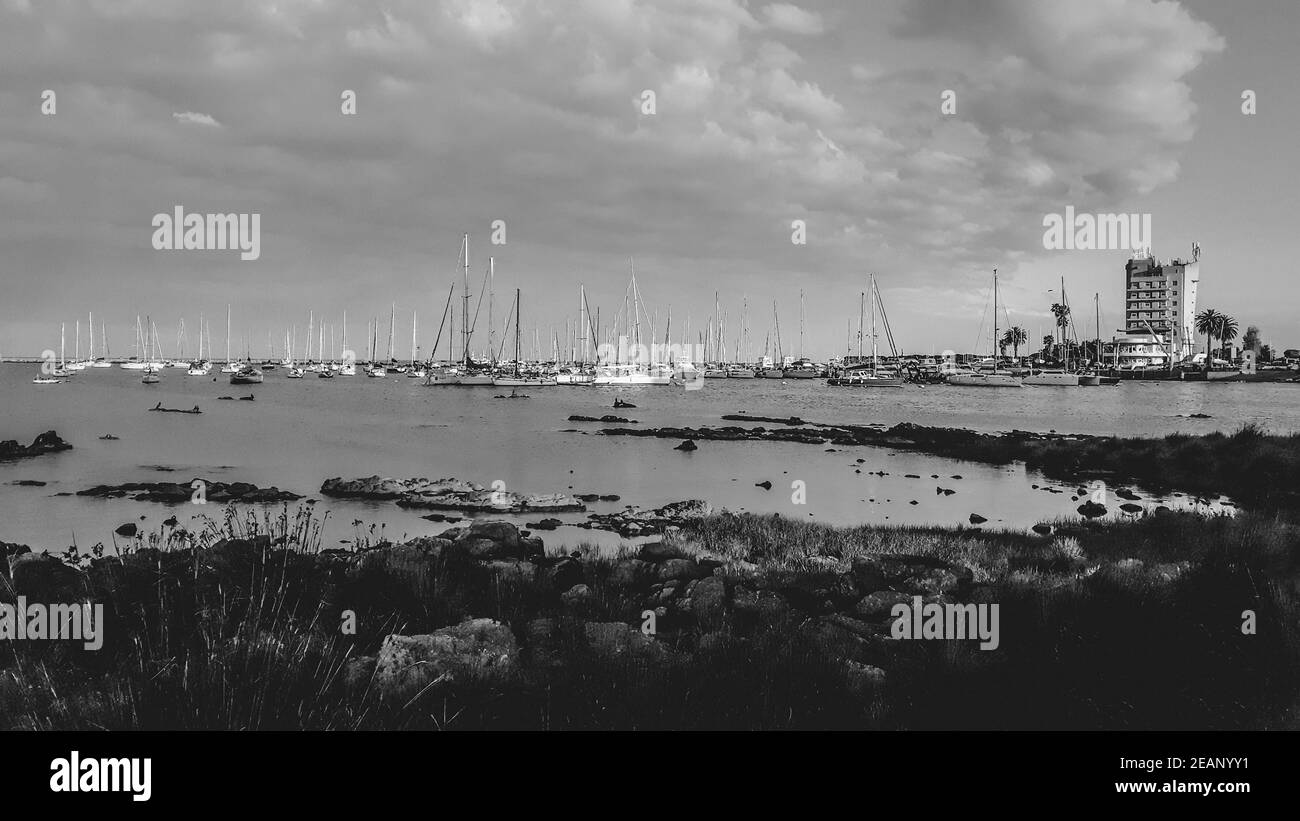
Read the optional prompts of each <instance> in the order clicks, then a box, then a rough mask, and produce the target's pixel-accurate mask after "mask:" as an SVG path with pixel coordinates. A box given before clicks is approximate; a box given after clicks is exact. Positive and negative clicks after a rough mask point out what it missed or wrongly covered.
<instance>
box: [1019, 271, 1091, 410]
mask: <svg viewBox="0 0 1300 821" xmlns="http://www.w3.org/2000/svg"><path fill="white" fill-rule="evenodd" d="M1061 303H1062V304H1063V305H1065V306H1066V311H1067V313H1066V316H1069V313H1068V311H1069V304H1070V303H1069V300H1068V299H1067V298H1066V296H1065V277H1061ZM1061 342H1062V343H1063V344H1062V345H1061V347H1062V349H1063V350H1064V352H1065V362H1064V367H1061V368H1032V369H1030V371H1029V374H1028V375H1027V376H1026V377H1025V379H1024V383H1025V384H1026V385H1032V386H1036V387H1058V388H1077V387H1079V386H1080V385H1082V384H1084V383H1083V380H1082V379H1081V378H1080V376H1079V375H1078V374H1076V373H1071V372H1070V346H1069V343H1068V342H1066V340H1065V326H1064V325H1062V326H1061ZM1098 382H1100V380H1098ZM1089 384H1092V383H1089Z"/></svg>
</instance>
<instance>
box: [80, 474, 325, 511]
mask: <svg viewBox="0 0 1300 821" xmlns="http://www.w3.org/2000/svg"><path fill="white" fill-rule="evenodd" d="M195 482H202V483H203V485H202V491H203V497H202V498H203V499H204V500H205V501H207V502H216V503H221V504H224V503H227V502H242V503H244V504H272V503H275V502H293V501H297V500H298V499H301V498H302V496H300V495H298V494H297V493H293V492H292V491H288V490H280V489H279V488H277V487H265V488H264V487H258V486H257V485H254V484H250V483H248V482H216V481H212V480H208V479H198V478H196V479H193V480H191V481H189V482H125V483H123V484H120V485H96V486H95V487H92V488H86V489H85V490H79V491H77V495H78V496H94V497H96V498H100V499H123V498H129V499H134V500H135V501H137V502H161V503H163V504H169V505H179V504H185V503H187V502H191V501H194V498H195V493H196V492H197V491H198V488H196V486H195V484H194V483H195Z"/></svg>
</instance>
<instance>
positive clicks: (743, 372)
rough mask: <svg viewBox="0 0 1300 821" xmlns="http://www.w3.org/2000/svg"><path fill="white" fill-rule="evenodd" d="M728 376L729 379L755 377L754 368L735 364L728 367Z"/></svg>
mask: <svg viewBox="0 0 1300 821" xmlns="http://www.w3.org/2000/svg"><path fill="white" fill-rule="evenodd" d="M727 378H728V379H753V378H754V369H753V368H746V367H742V366H740V365H733V366H731V367H730V368H727Z"/></svg>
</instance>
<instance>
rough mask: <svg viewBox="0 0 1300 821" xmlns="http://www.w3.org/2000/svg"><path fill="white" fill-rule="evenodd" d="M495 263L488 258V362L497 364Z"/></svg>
mask: <svg viewBox="0 0 1300 821" xmlns="http://www.w3.org/2000/svg"><path fill="white" fill-rule="evenodd" d="M496 279H497V261H496V257H491V256H490V257H488V361H489V362H491V363H492V365H493V366H495V365H496V364H497V342H496V329H495V328H493V327H492V321H493V320H492V300H493V296H494V294H495V291H496V287H495V286H496Z"/></svg>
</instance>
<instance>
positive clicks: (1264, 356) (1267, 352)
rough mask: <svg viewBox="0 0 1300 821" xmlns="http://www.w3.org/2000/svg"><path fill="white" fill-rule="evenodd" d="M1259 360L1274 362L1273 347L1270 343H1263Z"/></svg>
mask: <svg viewBox="0 0 1300 821" xmlns="http://www.w3.org/2000/svg"><path fill="white" fill-rule="evenodd" d="M1257 361H1259V362H1272V361H1273V349H1272V348H1271V347H1269V346H1268V345H1261V346H1260V348H1259V357H1258V359H1257Z"/></svg>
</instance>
